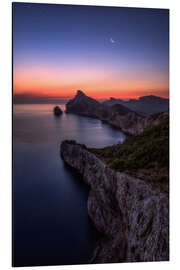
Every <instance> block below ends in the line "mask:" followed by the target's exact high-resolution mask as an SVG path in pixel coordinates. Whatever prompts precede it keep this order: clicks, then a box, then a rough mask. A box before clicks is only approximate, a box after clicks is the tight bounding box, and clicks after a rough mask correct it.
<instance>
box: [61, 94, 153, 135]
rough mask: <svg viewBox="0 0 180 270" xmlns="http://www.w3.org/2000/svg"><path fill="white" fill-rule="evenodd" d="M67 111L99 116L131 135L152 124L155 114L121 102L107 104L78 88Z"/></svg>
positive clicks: (67, 105)
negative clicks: (137, 111)
mask: <svg viewBox="0 0 180 270" xmlns="http://www.w3.org/2000/svg"><path fill="white" fill-rule="evenodd" d="M66 112H67V113H74V114H79V115H84V116H89V117H95V118H98V119H100V120H102V121H104V122H107V123H109V124H110V125H112V126H115V127H117V128H120V129H121V130H122V131H123V132H125V133H127V134H131V135H137V134H139V133H141V132H142V131H143V130H144V129H145V128H146V127H147V126H149V125H150V124H152V122H153V120H154V117H155V118H156V117H158V115H156V116H153V118H152V117H151V116H144V115H141V114H138V113H136V112H135V111H132V110H130V109H128V108H127V107H125V106H123V105H121V104H115V105H112V106H106V105H104V104H102V103H100V102H98V101H96V100H95V99H93V98H90V97H88V96H86V95H85V94H84V93H83V92H82V91H80V90H78V91H77V94H76V96H75V97H74V99H72V100H70V101H69V102H68V103H67V104H66Z"/></svg>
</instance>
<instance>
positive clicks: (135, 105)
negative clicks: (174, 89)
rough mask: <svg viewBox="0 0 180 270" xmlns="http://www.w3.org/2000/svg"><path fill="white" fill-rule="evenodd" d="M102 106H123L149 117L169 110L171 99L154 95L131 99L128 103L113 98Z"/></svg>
mask: <svg viewBox="0 0 180 270" xmlns="http://www.w3.org/2000/svg"><path fill="white" fill-rule="evenodd" d="M102 104H103V105H107V106H112V105H115V104H121V105H123V106H125V107H127V108H129V109H131V110H133V111H136V112H138V113H144V114H148V115H150V114H154V113H159V112H165V111H168V110H169V99H166V98H162V97H158V96H153V95H150V96H143V97H140V98H139V99H130V100H128V101H125V100H122V99H115V98H113V97H111V98H110V99H109V100H107V101H104V102H103V103H102Z"/></svg>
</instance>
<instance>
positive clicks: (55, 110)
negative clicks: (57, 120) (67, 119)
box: [54, 106, 63, 116]
mask: <svg viewBox="0 0 180 270" xmlns="http://www.w3.org/2000/svg"><path fill="white" fill-rule="evenodd" d="M62 113H63V112H62V110H61V108H60V107H59V106H56V107H54V114H55V115H56V116H60V115H61V114H62Z"/></svg>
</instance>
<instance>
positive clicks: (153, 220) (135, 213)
mask: <svg viewBox="0 0 180 270" xmlns="http://www.w3.org/2000/svg"><path fill="white" fill-rule="evenodd" d="M61 155H62V158H63V159H64V161H65V162H66V163H67V164H69V165H70V166H71V167H73V168H75V169H76V170H77V171H78V172H80V173H81V174H82V175H83V179H84V182H85V183H86V184H88V185H89V186H90V192H89V197H88V213H89V216H90V217H91V219H92V221H93V222H94V224H95V226H96V228H97V230H98V231H99V232H101V233H102V238H101V240H100V242H99V245H98V247H97V249H96V251H95V254H94V258H93V262H94V263H106V262H135V261H167V260H168V259H169V239H168V237H169V200H168V194H167V193H161V192H160V191H158V190H155V189H153V188H152V187H151V185H149V184H147V183H145V182H143V181H142V180H138V179H136V178H133V177H130V176H128V175H126V174H124V173H120V172H116V171H114V170H112V169H110V168H108V167H107V166H106V165H105V164H104V163H103V162H102V161H101V160H100V159H98V158H97V157H96V156H95V155H94V154H92V153H90V152H89V151H88V150H87V149H86V148H84V147H82V146H81V145H78V144H75V143H73V142H68V141H64V142H63V143H62V144H61Z"/></svg>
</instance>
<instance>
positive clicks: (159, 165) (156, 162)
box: [88, 116, 169, 189]
mask: <svg viewBox="0 0 180 270" xmlns="http://www.w3.org/2000/svg"><path fill="white" fill-rule="evenodd" d="M88 150H89V151H91V152H92V153H94V154H95V155H96V156H97V157H99V158H100V159H102V160H103V161H104V162H105V163H106V164H107V165H108V166H109V167H111V168H112V169H115V170H117V171H120V172H126V173H128V174H130V175H132V176H136V177H138V178H140V179H143V180H145V181H149V182H153V183H157V184H158V185H162V186H163V187H165V189H167V187H168V180H169V117H168V116H167V117H166V118H165V119H163V120H162V121H161V123H160V124H158V125H154V126H152V127H151V128H147V129H146V130H145V131H144V132H143V133H141V134H140V135H137V136H132V137H128V138H127V139H126V140H125V141H124V143H122V144H117V145H113V146H109V147H105V148H103V149H88Z"/></svg>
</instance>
